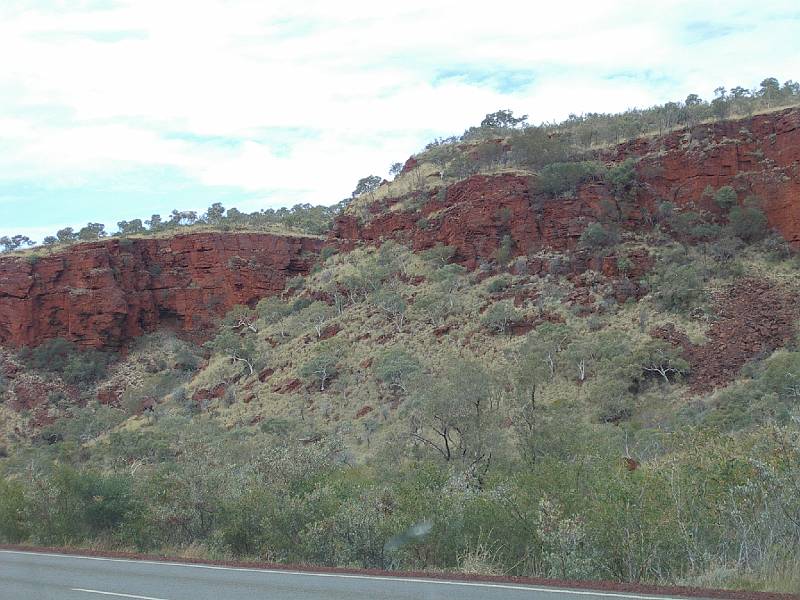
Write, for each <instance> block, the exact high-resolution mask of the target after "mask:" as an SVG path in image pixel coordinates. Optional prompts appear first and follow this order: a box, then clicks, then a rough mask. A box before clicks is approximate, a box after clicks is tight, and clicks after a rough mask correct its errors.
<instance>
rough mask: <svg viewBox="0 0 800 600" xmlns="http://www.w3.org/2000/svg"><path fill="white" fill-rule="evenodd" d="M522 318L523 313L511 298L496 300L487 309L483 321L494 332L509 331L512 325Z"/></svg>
mask: <svg viewBox="0 0 800 600" xmlns="http://www.w3.org/2000/svg"><path fill="white" fill-rule="evenodd" d="M521 320H522V313H520V312H519V311H518V310H517V309H516V308H514V303H513V302H512V301H511V300H503V301H501V302H495V303H494V304H492V305H491V306H490V307H489V309H488V310H487V311H486V314H485V315H484V316H483V319H482V322H483V324H484V325H485V326H486V327H487V328H488V329H489V331H491V332H493V333H508V331H509V330H510V329H511V326H512V325H514V324H515V323H519V322H520V321H521Z"/></svg>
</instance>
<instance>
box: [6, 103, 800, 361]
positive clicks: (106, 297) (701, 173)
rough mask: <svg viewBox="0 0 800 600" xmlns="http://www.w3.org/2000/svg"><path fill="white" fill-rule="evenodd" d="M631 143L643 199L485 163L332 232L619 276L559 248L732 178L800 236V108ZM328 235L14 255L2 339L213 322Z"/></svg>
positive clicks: (213, 237) (628, 225)
mask: <svg viewBox="0 0 800 600" xmlns="http://www.w3.org/2000/svg"><path fill="white" fill-rule="evenodd" d="M630 156H636V157H641V158H642V160H640V161H639V162H638V164H637V171H638V176H639V177H638V178H639V189H638V191H637V194H636V198H635V201H628V202H620V201H618V200H616V199H615V198H614V195H613V194H612V193H611V191H610V190H609V189H608V188H607V187H606V186H605V185H604V184H602V183H590V184H587V185H584V186H582V187H580V188H579V189H578V191H577V193H576V194H575V195H574V197H571V198H563V197H560V198H550V197H548V196H546V195H544V194H540V193H538V192H537V191H536V181H535V178H534V177H526V176H521V175H519V174H511V173H506V174H500V175H494V176H485V175H476V176H473V177H470V178H468V179H466V180H464V181H461V182H459V183H457V184H454V185H451V186H449V187H448V188H447V189H446V190H444V191H438V190H434V191H432V192H425V193H423V195H422V197H417V198H414V197H411V196H409V197H406V198H404V199H389V200H387V201H383V202H380V203H376V204H373V205H372V206H371V207H370V211H371V214H370V215H369V218H368V219H366V221H365V222H361V221H359V220H358V219H357V218H356V217H355V216H353V215H344V216H342V217H340V218H339V219H338V220H337V222H336V224H335V227H334V230H333V232H332V234H331V236H330V238H329V240H328V243H329V244H332V245H337V246H339V247H341V248H343V249H347V248H350V247H353V246H354V245H356V244H358V243H372V244H377V243H380V242H381V241H382V240H384V239H388V238H394V239H398V240H401V241H403V242H404V243H407V244H409V245H410V246H412V247H413V248H414V249H416V250H422V249H426V248H430V247H432V246H435V245H436V244H444V245H448V246H453V247H455V248H456V252H457V253H456V256H455V259H456V260H457V261H458V262H460V263H462V264H464V265H465V266H467V267H468V268H474V267H476V266H478V265H479V264H480V263H481V262H482V261H491V260H492V259H493V258H494V257H495V256H497V252H498V249H499V248H501V246H503V245H505V246H506V247H507V248H508V251H509V252H510V254H511V256H527V257H528V259H527V264H526V265H525V269H526V270H527V271H528V272H530V273H546V272H558V273H561V274H570V273H581V272H583V271H585V270H586V269H589V268H592V269H596V270H599V271H602V272H604V273H605V274H607V275H610V276H614V275H616V274H617V271H618V267H617V263H616V258H615V257H605V258H596V257H593V256H592V255H591V254H588V253H586V252H574V253H571V254H570V257H569V258H568V260H567V261H566V262H565V261H564V258H563V257H551V256H548V252H551V251H557V252H561V251H565V250H574V249H575V248H576V245H577V241H578V238H579V236H580V235H581V233H582V232H583V231H584V229H585V228H586V226H587V225H588V224H589V223H591V222H594V221H614V222H615V223H616V224H618V225H619V226H620V227H621V228H622V229H629V230H631V229H638V228H646V227H651V226H652V222H653V219H654V215H655V212H656V211H655V208H656V207H657V205H658V203H660V202H661V201H664V200H667V201H670V202H673V203H674V204H675V205H677V206H679V207H683V208H687V209H696V210H705V211H708V212H710V213H712V214H714V215H716V216H720V210H719V208H718V207H717V206H715V205H714V203H713V200H712V199H711V198H710V197H708V195H704V193H703V192H704V190H705V189H706V187H707V186H711V187H713V188H719V187H720V186H723V185H732V186H734V187H735V188H736V189H737V190H738V191H739V199H740V202H741V201H744V199H745V198H746V197H748V196H750V195H754V196H757V197H758V198H759V199H760V200H761V203H762V206H763V208H764V210H765V212H766V214H767V216H768V218H769V222H770V225H771V226H773V227H775V228H776V229H777V230H778V231H780V232H781V234H782V235H783V236H784V237H785V238H786V239H787V240H789V241H790V242H791V243H793V244H794V245H796V246H797V245H800V110H797V109H789V110H784V111H779V112H775V113H771V114H767V115H759V116H756V117H753V118H751V119H744V120H740V121H728V122H722V123H716V124H712V125H700V126H697V127H694V128H692V129H690V130H681V131H677V132H673V133H670V134H668V135H665V136H661V137H652V138H644V139H640V140H634V141H632V142H627V143H624V144H621V145H620V146H617V147H615V148H612V149H609V150H605V151H602V152H599V153H597V157H598V158H599V159H601V160H604V161H606V162H609V163H611V162H616V161H621V160H623V159H625V158H627V157H630ZM406 167H407V169H408V168H412V167H413V164H412V163H411V162H409V163H408V164H407V165H406ZM408 203H411V204H414V205H417V206H419V205H420V204H421V208H420V209H419V210H412V209H409V208H407V207H405V206H404V204H408ZM322 244H323V243H322V241H321V240H318V239H314V238H304V237H289V236H279V235H273V234H256V233H197V234H184V235H178V236H175V237H172V238H166V239H131V240H106V241H102V242H96V243H89V244H79V245H76V246H73V247H71V248H68V249H66V250H64V251H62V252H59V253H55V254H53V255H50V256H47V257H42V258H40V259H38V260H29V259H27V258H14V257H9V258H4V259H0V345H9V346H17V347H18V346H23V345H36V344H39V343H41V342H42V341H43V340H45V339H48V338H53V337H59V336H60V337H66V338H68V339H71V340H74V341H76V342H78V343H80V344H81V345H84V346H92V347H106V348H115V347H120V346H122V345H124V344H125V343H126V342H127V341H129V340H130V339H131V338H132V337H135V336H137V335H140V334H142V333H143V332H146V331H150V330H152V329H154V328H156V327H157V326H164V325H169V326H173V327H175V328H177V329H180V330H182V331H186V332H198V331H203V330H204V329H205V328H207V327H208V326H209V325H210V324H211V323H212V321H213V319H214V318H215V317H217V316H219V315H221V314H223V313H224V312H225V311H227V310H228V309H230V308H231V307H232V306H233V305H235V304H252V303H253V302H255V301H257V300H258V299H259V298H262V297H264V296H269V295H272V294H276V293H279V292H280V291H282V290H283V289H284V287H285V284H286V280H287V278H289V277H291V276H293V275H296V274H305V273H307V271H308V269H309V268H310V266H311V264H312V262H313V260H314V257H315V256H316V254H317V253H318V252H319V250H320V248H321V246H322ZM628 258H629V259H631V260H630V261H629V263H631V262H632V274H634V275H635V272H638V271H640V270H642V269H644V268H646V266H647V264H648V262H649V257H648V256H647V255H646V253H644V254H642V255H636V256H628ZM628 268H629V269H631V266H630V264H629V266H628Z"/></svg>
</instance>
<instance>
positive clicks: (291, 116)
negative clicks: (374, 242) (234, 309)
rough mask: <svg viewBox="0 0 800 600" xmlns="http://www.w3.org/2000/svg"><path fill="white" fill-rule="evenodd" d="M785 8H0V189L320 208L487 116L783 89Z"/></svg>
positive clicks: (412, 0) (208, 4)
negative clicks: (751, 88) (194, 188)
mask: <svg viewBox="0 0 800 600" xmlns="http://www.w3.org/2000/svg"><path fill="white" fill-rule="evenodd" d="M67 4H69V3H67ZM793 4H794V3H792V2H777V1H770V0H766V1H762V2H760V3H759V4H758V5H755V6H754V5H752V3H751V2H744V1H738V0H734V1H728V2H721V1H717V0H709V1H694V2H690V1H684V0H668V1H665V2H662V3H659V4H658V5H657V8H654V6H655V5H652V6H648V7H647V8H645V7H644V5H642V4H641V3H640V2H634V1H632V0H620V1H614V2H602V3H600V2H588V1H586V2H584V1H576V0H571V1H569V0H567V1H562V2H559V3H534V2H526V3H523V2H514V1H508V0H501V1H499V2H493V3H491V4H489V5H487V4H486V3H481V4H479V3H465V2H458V1H455V0H442V1H438V2H430V0H426V1H424V2H423V1H422V0H406V1H404V2H402V3H395V4H392V5H389V4H387V3H380V2H372V1H370V2H367V1H343V2H335V3H334V2H329V1H323V0H312V1H306V2H289V1H284V0H279V1H270V2H262V1H260V0H227V1H226V0H193V1H191V2H190V1H188V0H186V1H178V0H175V1H171V2H163V1H162V0H124V1H119V2H102V3H97V2H88V3H87V2H84V3H75V4H74V5H73V6H75V7H77V8H72V9H69V10H68V9H66V8H64V7H65V3H62V2H55V1H54V2H53V3H52V7H51V8H48V4H47V3H46V2H36V3H35V4H34V3H30V2H24V1H23V2H13V3H9V4H8V5H7V6H5V5H4V6H3V7H0V55H2V56H4V57H13V60H6V61H4V68H3V69H2V70H0V131H2V138H0V185H2V184H7V185H8V184H10V183H13V182H18V181H26V180H27V181H30V180H36V181H39V182H46V184H47V185H49V186H50V187H52V188H53V189H54V190H55V192H56V193H57V189H58V187H59V186H65V185H69V186H79V185H83V184H89V183H91V182H92V181H94V180H96V179H98V178H102V179H104V180H113V177H114V174H115V173H118V172H123V171H129V170H131V169H135V168H137V167H163V168H164V169H165V170H167V171H169V172H180V173H182V174H183V175H184V176H185V177H186V178H187V180H189V181H194V182H196V183H197V184H198V185H207V186H226V187H233V188H239V189H241V190H242V193H243V197H247V198H253V197H262V198H265V202H267V201H269V202H280V203H288V204H291V203H294V202H299V201H311V202H335V201H337V200H339V199H340V198H341V197H343V196H344V195H346V194H348V193H349V192H350V190H351V189H352V187H353V184H354V182H355V181H356V180H357V179H358V178H359V177H361V176H363V175H365V174H367V173H368V172H377V173H380V174H383V173H385V172H386V169H387V167H388V165H389V164H390V163H391V162H394V161H396V160H402V159H404V158H405V157H406V156H407V155H408V154H409V153H411V152H413V151H415V150H417V149H418V148H419V147H420V146H421V145H422V144H423V143H424V141H426V140H427V139H429V138H430V137H432V136H433V135H442V134H453V133H459V132H460V131H462V130H463V129H464V128H465V127H466V126H468V125H470V124H475V123H477V122H478V121H479V120H480V118H481V117H482V115H484V114H485V113H487V112H490V111H492V110H496V109H498V108H501V107H503V108H505V107H508V108H512V109H514V110H515V111H517V112H519V113H522V112H525V113H528V114H530V115H531V120H533V121H537V120H551V119H559V118H564V117H566V116H567V115H568V114H569V113H570V112H585V111H615V110H623V109H625V108H628V107H631V106H643V105H649V104H652V103H655V102H660V101H664V100H667V99H674V98H675V97H678V98H680V97H682V96H685V94H687V93H689V92H690V91H696V92H698V93H700V94H701V95H705V96H708V95H710V93H711V90H713V88H714V87H716V86H717V85H718V84H723V85H727V86H729V87H730V86H732V85H736V84H740V83H744V84H748V83H749V84H754V83H756V82H757V81H758V80H759V78H760V77H762V76H766V75H772V74H774V75H776V76H778V77H780V78H782V79H785V78H789V77H792V76H794V77H797V76H798V75H797V73H793V72H792V71H793V70H796V69H797V68H798V66H800V65H798V64H797V59H796V57H797V56H798V55H800V54H798V48H797V44H798V42H797V41H796V40H797V37H796V30H797V25H798V22H799V21H798V20H797V16H798V15H797V14H796V13H798V12H800V11H798V10H796V9H795V8H794V5H793ZM34 6H35V7H36V8H32V7H34ZM790 17H794V18H790ZM506 80H510V81H512V82H513V84H509V85H507V86H506V87H504V86H503V82H504V81H506ZM276 128H278V129H276ZM287 128H291V129H296V130H298V131H304V130H310V131H313V132H314V135H313V136H297V135H285V134H282V133H281V131H285V130H286V129H287ZM265 131H266V132H267V133H264V132H265ZM270 132H271V133H270ZM175 134H178V135H175ZM202 136H213V137H215V138H218V139H222V140H224V139H229V140H231V143H229V144H226V143H212V142H207V141H203V139H202ZM265 136H268V137H265ZM276 148H282V151H280V152H278V151H277V150H276ZM164 183H165V182H162V181H158V180H155V181H152V182H151V185H152V186H153V188H154V189H155V188H158V186H159V185H162V184H164ZM270 190H282V192H281V194H280V197H273V196H269V191H270ZM3 210H5V209H4V208H2V207H0V217H2V211H3ZM124 216H125V215H120V217H121V218H122V217H124ZM0 221H2V218H0ZM0 228H2V225H0Z"/></svg>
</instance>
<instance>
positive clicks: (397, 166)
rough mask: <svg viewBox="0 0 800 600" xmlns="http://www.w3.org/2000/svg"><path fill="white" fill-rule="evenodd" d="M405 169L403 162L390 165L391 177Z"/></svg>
mask: <svg viewBox="0 0 800 600" xmlns="http://www.w3.org/2000/svg"><path fill="white" fill-rule="evenodd" d="M402 170H403V163H399V162H396V163H393V164H392V166H391V167H389V175H390V176H391V177H397V176H398V175H400V173H401V172H402Z"/></svg>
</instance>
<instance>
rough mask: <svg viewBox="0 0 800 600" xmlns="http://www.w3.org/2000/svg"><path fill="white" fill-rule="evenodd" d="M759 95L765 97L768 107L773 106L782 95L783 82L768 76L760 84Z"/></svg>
mask: <svg viewBox="0 0 800 600" xmlns="http://www.w3.org/2000/svg"><path fill="white" fill-rule="evenodd" d="M760 86H761V89H759V92H758V93H759V95H760V96H761V98H763V99H764V103H765V104H766V105H767V108H770V107H772V105H773V104H774V103H775V101H776V100H777V99H778V97H779V96H780V92H781V84H780V83H779V82H778V80H777V79H775V78H774V77H767V78H766V79H765V80H764V81H762V82H761V84H760Z"/></svg>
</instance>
